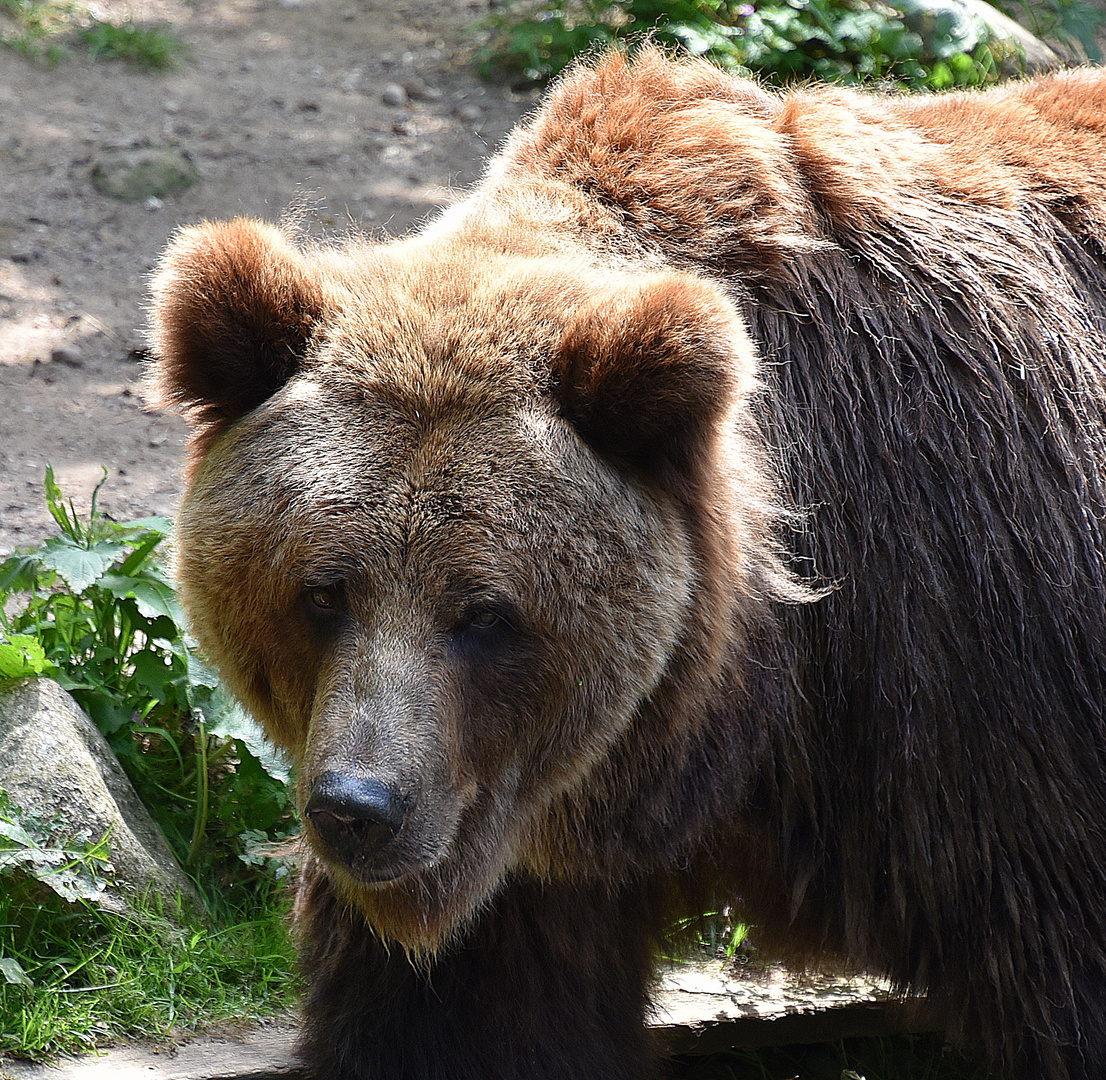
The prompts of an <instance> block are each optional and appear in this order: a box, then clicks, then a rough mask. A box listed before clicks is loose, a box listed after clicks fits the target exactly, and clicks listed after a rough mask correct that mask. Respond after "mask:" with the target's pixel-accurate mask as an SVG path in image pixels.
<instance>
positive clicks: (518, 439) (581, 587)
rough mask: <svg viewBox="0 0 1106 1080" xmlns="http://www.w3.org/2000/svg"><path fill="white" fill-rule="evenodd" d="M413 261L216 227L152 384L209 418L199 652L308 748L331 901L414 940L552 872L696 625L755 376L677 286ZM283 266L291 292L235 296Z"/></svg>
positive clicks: (687, 284)
mask: <svg viewBox="0 0 1106 1080" xmlns="http://www.w3.org/2000/svg"><path fill="white" fill-rule="evenodd" d="M400 247H402V245H392V246H390V247H388V248H383V249H367V248H366V249H358V250H357V251H355V252H353V253H352V254H350V255H349V256H347V257H346V258H344V259H342V258H338V257H336V256H335V255H333V254H320V255H318V256H316V257H315V259H314V261H313V259H312V258H311V257H308V256H303V255H300V254H299V253H298V252H295V251H294V249H292V248H291V247H290V246H289V244H288V241H287V240H286V239H285V238H284V237H282V236H280V235H279V234H276V233H274V232H272V231H271V230H266V229H265V228H264V227H262V226H259V225H256V224H255V223H245V222H242V223H237V224H235V225H233V226H232V227H230V228H229V229H228V227H226V226H208V227H201V228H200V229H198V230H194V231H192V232H189V233H186V234H184V235H183V236H182V238H181V239H180V240H179V241H178V242H177V245H176V246H175V248H174V249H172V250H171V251H170V253H169V255H168V256H167V259H166V262H165V264H164V266H163V268H162V270H161V273H160V276H159V278H158V284H157V286H156V294H157V295H158V296H159V297H160V298H161V304H160V307H159V312H160V315H159V318H160V322H159V328H158V335H159V345H158V348H159V351H160V352H161V354H162V356H163V357H164V358H165V365H166V370H167V371H168V372H169V373H170V374H169V376H167V377H166V381H165V382H164V383H163V387H162V390H163V393H164V394H165V396H166V397H169V398H174V397H175V398H176V400H177V401H179V402H182V403H184V404H185V405H186V406H187V407H189V408H190V409H191V410H192V412H193V415H194V416H196V417H198V418H199V424H198V433H197V442H198V444H199V445H200V446H201V447H202V458H200V459H199V460H197V461H196V463H195V465H194V468H193V475H192V482H191V485H190V488H189V491H188V494H187V497H186V498H185V500H184V503H183V505H182V508H181V513H180V517H179V521H178V535H179V549H180V558H179V577H180V581H181V587H182V595H183V599H184V602H185V603H186V605H187V607H188V610H189V611H190V612H191V615H192V618H193V621H194V624H195V630H196V633H197V635H198V637H199V639H200V641H201V642H202V644H203V645H204V647H205V648H206V649H207V650H208V651H209V653H210V655H211V656H212V658H213V660H214V661H215V662H216V663H217V664H218V665H219V667H220V669H221V670H222V671H223V672H224V674H225V676H226V678H227V679H228V681H229V683H230V685H231V687H232V688H233V689H234V691H235V692H236V693H237V694H238V695H239V696H240V697H241V698H242V700H243V701H244V702H245V703H246V704H247V705H248V706H249V707H250V708H251V709H252V710H253V711H254V712H255V714H256V715H257V716H258V717H259V718H260V719H261V721H262V722H263V723H264V725H265V727H266V730H267V731H269V732H270V734H271V735H272V736H273V737H274V738H275V739H276V741H277V742H278V743H279V744H280V745H281V746H282V747H283V748H284V749H285V750H287V751H288V752H289V753H290V754H291V755H292V757H293V759H294V760H295V762H296V764H297V767H298V784H297V790H298V797H299V803H300V808H301V810H302V811H303V812H304V814H305V823H306V824H305V828H306V832H307V836H308V838H309V840H310V841H311V843H312V845H313V847H314V848H315V849H316V851H317V852H318V854H319V855H320V856H321V857H322V858H323V859H324V860H325V862H326V863H327V865H328V867H329V870H330V873H331V876H332V878H333V880H334V882H335V883H336V886H337V887H338V888H339V890H340V891H341V892H342V893H343V895H344V896H345V897H346V898H347V900H349V901H350V902H353V903H355V904H356V905H357V906H359V907H361V908H362V910H364V911H365V913H366V914H367V916H368V917H369V919H370V921H371V923H372V925H373V926H374V927H375V928H376V929H377V931H378V932H379V933H381V934H383V935H384V936H386V937H387V938H389V939H391V940H395V941H397V942H400V943H401V944H403V945H405V946H407V947H408V948H412V949H420V948H433V947H435V946H436V945H437V944H438V943H439V942H440V940H441V939H442V938H443V936H448V935H449V934H450V933H451V932H452V931H454V930H455V929H456V928H457V927H458V926H459V925H461V924H462V923H463V922H464V921H465V920H466V919H467V918H469V917H470V916H471V915H472V913H473V912H474V911H475V910H476V909H477V908H478V907H479V905H480V904H481V903H483V902H485V901H486V900H487V898H488V897H489V896H490V895H491V893H492V892H493V891H494V889H495V888H496V887H497V885H498V884H499V883H500V881H501V880H502V879H503V877H504V875H505V874H507V873H508V872H510V871H511V870H513V869H517V868H518V867H520V866H526V865H530V864H540V865H541V866H542V867H543V868H544V869H545V870H546V871H549V870H550V869H552V870H553V872H556V862H557V855H556V854H555V853H551V852H550V851H549V850H548V844H547V843H546V841H545V840H543V836H544V835H545V834H546V833H547V832H548V830H543V828H542V821H543V819H544V818H545V817H546V816H547V815H548V813H549V811H550V807H551V806H552V805H553V804H554V802H555V801H564V800H565V799H566V798H567V799H568V800H569V801H571V797H572V793H573V792H574V791H575V790H577V789H579V788H581V787H582V786H583V785H584V784H585V781H587V779H588V777H589V775H590V774H591V773H592V772H593V771H594V770H595V769H596V768H597V767H598V765H599V763H601V762H603V761H604V759H605V758H606V757H607V756H608V755H609V754H610V753H611V750H612V747H614V746H615V744H616V743H617V742H618V741H619V740H620V738H622V737H623V735H624V734H625V732H626V730H627V728H629V727H630V725H632V724H633V723H634V721H635V718H636V716H637V714H638V713H639V712H640V710H641V709H642V707H643V704H644V703H645V702H647V701H649V699H650V697H651V695H652V694H653V693H654V691H655V689H656V687H657V685H658V684H659V683H660V681H661V679H662V677H663V676H664V675H665V672H666V668H667V667H668V665H669V662H670V658H671V657H672V655H673V654H674V653H675V652H677V650H678V648H682V647H683V645H684V643H683V642H682V641H681V639H682V638H683V636H684V635H686V634H687V632H688V627H689V626H693V625H694V624H695V622H696V617H695V616H694V615H693V609H698V608H700V607H702V606H703V596H704V593H705V591H706V588H707V587H706V584H705V583H704V580H703V579H704V577H705V575H706V568H705V566H704V553H703V552H702V551H701V550H697V548H698V547H700V546H701V545H700V544H699V542H698V541H697V539H696V538H695V536H693V532H692V528H691V523H690V522H689V514H690V511H689V509H688V505H687V499H688V492H689V491H691V490H693V489H695V488H696V487H697V486H702V485H703V483H704V482H703V481H702V479H701V478H697V475H696V473H697V471H701V470H702V469H703V468H704V467H711V468H712V469H713V470H714V471H715V472H717V473H718V474H719V475H722V474H723V472H724V468H725V463H726V461H728V460H730V459H732V458H736V457H739V456H740V455H739V448H738V447H737V446H736V445H735V440H737V439H738V438H739V435H740V431H741V425H740V424H738V423H736V422H735V418H734V412H735V410H738V409H740V408H742V407H743V404H744V401H745V399H746V398H747V396H748V394H749V392H750V391H751V389H752V387H753V381H752V369H753V362H752V356H751V350H750V348H749V346H748V342H747V340H746V339H745V337H744V333H743V331H742V329H741V326H740V323H739V321H738V320H737V317H736V314H735V312H734V311H733V309H732V307H731V306H730V304H729V302H728V301H727V300H725V298H724V297H723V296H722V295H721V294H720V293H719V292H718V291H717V289H716V288H714V287H713V286H710V285H707V284H705V283H703V282H701V281H699V280H697V279H695V278H693V277H690V276H688V275H678V274H652V275H650V274H641V273H639V274H636V275H632V274H608V275H607V279H606V280H603V279H601V280H600V287H599V288H598V289H597V288H596V281H595V276H594V274H591V275H590V276H589V277H587V278H585V277H584V276H583V275H582V274H581V272H580V270H579V268H578V267H577V266H575V265H573V264H572V263H566V264H565V265H564V266H557V265H556V264H553V266H552V267H551V265H550V263H549V261H548V260H543V262H542V264H541V267H540V272H539V271H538V270H537V268H535V267H531V266H529V265H528V264H527V263H526V261H525V260H519V259H517V258H499V259H496V258H494V257H492V256H491V255H488V256H487V257H486V258H485V259H483V260H481V261H480V265H478V266H476V267H474V265H473V261H472V259H471V257H469V256H468V253H467V252H461V253H460V255H459V256H458V257H456V258H451V257H450V253H449V252H448V251H443V250H441V248H440V247H439V246H435V247H434V248H433V249H428V248H427V247H426V245H425V244H420V243H417V242H416V243H413V244H411V245H409V247H410V248H412V249H413V250H408V251H405V252H404V251H399V250H397V248H400ZM282 260H283V263H284V266H283V268H282V267H281V264H282ZM273 267H276V268H278V270H279V271H280V272H281V273H282V275H283V277H282V281H283V285H284V289H283V291H280V292H275V291H274V292H271V293H270V294H269V296H268V297H267V298H261V299H258V298H257V296H254V295H246V296H243V291H242V290H240V289H236V288H235V284H234V283H235V282H237V281H255V280H256V279H257V278H258V277H259V276H264V274H265V273H266V272H271V271H272V268H273ZM212 297H215V298H216V301H215V303H214V306H213V307H209V306H208V305H211V304H212V300H211V298H212ZM274 297H275V302H273V303H271V305H270V306H266V304H268V303H269V302H270V301H272V300H273V298H274ZM306 311H311V312H312V315H311V317H310V328H309V330H308V332H306V333H305V332H304V331H303V329H302V327H303V325H304V320H303V316H302V314H296V313H302V312H306ZM296 319H299V320H300V322H299V323H297V322H296ZM645 326H647V327H648V329H647V330H646V329H643V327H645ZM274 357H275V358H276V362H274ZM219 365H222V366H223V368H224V369H225V370H219ZM270 391H271V393H270ZM258 397H260V398H262V400H260V401H259V402H257V403H256V404H254V400H255V398H258ZM239 414H241V415H239ZM731 480H732V482H733V483H734V484H736V482H737V481H736V477H735V478H731ZM710 486H711V488H712V490H713V492H714V494H713V499H714V502H715V504H716V506H717V505H721V504H722V503H723V502H724V489H723V488H721V487H720V486H719V483H718V481H717V478H716V479H715V481H713V482H712V484H711V485H710ZM744 493H745V495H746V496H748V494H749V493H750V492H749V489H748V488H746V489H745V492H744ZM736 494H737V493H736V492H735V498H736ZM758 497H759V493H758ZM737 531H738V533H740V530H737ZM714 557H715V559H716V560H717V559H718V558H719V557H720V556H719V554H718V553H715V556H714ZM726 576H727V578H728V580H727V582H726V583H725V591H726V592H727V593H732V591H733V587H734V583H735V579H736V580H739V579H740V577H741V569H740V566H739V565H738V564H734V565H732V566H729V567H727V575H726Z"/></svg>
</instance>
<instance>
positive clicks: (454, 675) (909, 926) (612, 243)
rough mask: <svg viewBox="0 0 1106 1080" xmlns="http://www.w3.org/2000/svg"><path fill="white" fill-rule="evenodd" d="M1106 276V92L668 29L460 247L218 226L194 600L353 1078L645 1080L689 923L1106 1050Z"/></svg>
mask: <svg viewBox="0 0 1106 1080" xmlns="http://www.w3.org/2000/svg"><path fill="white" fill-rule="evenodd" d="M1104 251H1106V76H1104V75H1103V74H1101V73H1098V72H1090V71H1087V72H1072V73H1065V74H1060V75H1055V76H1050V77H1046V78H1042V79H1038V80H1036V81H1033V82H1027V83H1023V84H1012V85H1010V86H1007V87H1003V88H1000V89H998V90H994V91H989V92H987V93H985V94H956V95H948V96H945V97H938V98H894V97H879V96H874V95H862V94H857V93H852V92H848V91H844V90H839V89H832V88H812V89H807V90H802V91H794V92H791V93H788V94H784V95H779V96H776V95H771V94H768V93H766V92H764V91H762V90H760V89H759V88H757V87H755V86H753V85H752V84H749V83H745V82H741V81H737V80H733V79H730V78H729V77H728V76H725V75H723V74H722V73H720V72H718V71H716V70H714V69H713V68H710V67H709V66H707V65H704V64H700V63H684V64H673V63H670V62H669V61H668V60H666V59H665V58H664V57H663V56H661V55H660V54H659V53H657V52H651V51H646V52H644V53H643V54H642V55H641V56H640V57H639V59H638V60H637V61H636V62H635V63H634V65H632V66H631V65H628V64H627V62H626V61H625V59H624V58H623V57H621V56H617V55H616V56H610V57H607V58H605V59H604V60H602V61H601V62H599V63H598V64H596V65H595V66H593V67H582V68H579V69H577V71H576V72H575V73H574V74H572V75H571V76H569V77H568V78H567V79H566V80H565V81H564V82H563V83H562V84H561V85H560V86H559V87H558V88H557V89H556V90H555V91H554V92H553V94H552V95H551V96H550V98H549V99H548V101H547V102H546V104H545V106H544V108H543V109H542V110H541V111H540V112H539V113H538V114H537V115H536V116H535V117H534V119H533V120H532V121H531V122H530V123H529V124H528V125H527V126H525V127H523V128H521V129H519V130H518V131H517V132H516V133H515V134H514V135H513V136H512V138H511V140H510V142H509V144H508V146H507V147H506V149H505V150H504V151H503V153H502V154H501V155H500V156H499V157H498V158H497V159H496V160H495V161H494V162H493V164H492V166H491V168H490V170H489V174H488V176H487V178H486V179H485V181H484V183H483V184H482V185H481V186H480V187H479V188H478V189H476V190H475V191H474V192H473V193H472V194H471V195H470V196H469V198H468V199H467V200H466V201H465V202H463V203H461V204H460V205H459V206H457V207H455V208H454V209H452V210H451V211H449V212H447V213H446V214H445V215H444V216H443V218H442V219H441V220H440V221H439V222H437V223H435V224H433V225H431V226H430V227H429V228H428V229H427V230H425V231H424V232H423V233H422V234H420V235H417V236H413V237H410V238H408V239H406V240H403V241H398V242H395V243H392V244H387V245H383V246H377V247H372V246H367V245H366V246H362V245H351V246H348V247H346V248H344V249H341V250H336V251H331V252H318V251H316V252H306V253H305V252H301V251H300V250H298V249H297V248H295V247H294V246H293V245H292V244H291V243H290V242H289V240H288V239H287V238H285V237H284V236H283V235H281V234H279V233H276V232H274V231H273V230H271V229H269V228H268V227H265V226H261V225H259V224H257V223H254V222H236V223H231V224H229V225H207V226H202V227H200V228H199V229H196V230H190V231H188V232H186V233H185V234H184V235H183V236H182V237H181V238H180V239H178V241H177V242H176V243H175V244H174V246H173V247H172V248H171V249H170V251H169V253H168V254H167V256H166V259H165V262H164V263H163V266H162V268H161V270H160V272H159V274H158V276H157V278H156V279H155V283H154V292H155V303H156V314H155V332H154V344H155V349H156V351H157V353H158V355H159V357H160V367H159V373H158V378H159V385H160V387H161V392H162V395H163V398H164V400H166V401H167V402H169V403H173V404H178V405H183V406H184V407H185V408H186V409H187V410H188V411H189V414H190V415H191V417H192V418H193V420H194V422H195V424H196V429H195V430H196V434H195V443H194V446H195V452H194V463H193V471H192V476H191V483H190V488H189V491H188V494H187V496H186V498H185V501H184V504H183V507H182V511H181V517H180V522H179V525H178V532H179V548H180V576H181V584H182V589H183V594H184V599H185V602H186V603H187V605H188V607H189V610H190V612H191V614H192V617H193V620H194V622H195V626H196V631H197V633H198V635H199V637H200V639H201V641H202V642H203V643H204V645H205V647H206V648H207V649H208V650H209V651H210V653H211V655H212V658H213V659H214V660H215V661H216V663H217V664H218V665H219V667H220V669H221V670H222V671H223V673H224V675H225V677H226V678H227V680H228V682H229V683H230V685H231V686H232V688H233V689H234V691H235V692H236V693H237V694H238V695H239V696H240V697H241V698H242V699H243V700H244V701H245V702H246V704H247V705H248V706H249V707H250V708H251V709H252V710H253V711H254V712H255V714H256V715H257V716H258V717H259V718H260V719H261V720H262V722H263V723H264V724H265V726H266V729H267V730H268V731H269V733H270V734H271V735H272V737H273V738H274V739H275V740H276V741H277V742H278V743H280V744H281V745H282V746H283V747H285V748H286V749H287V750H288V751H289V752H290V753H291V754H292V755H293V756H294V757H295V759H296V761H297V764H298V766H299V796H300V800H301V805H305V806H307V807H308V809H309V810H311V813H310V814H309V820H308V823H307V826H306V832H307V836H308V839H309V840H310V841H311V842H312V844H313V846H314V848H315V849H316V852H317V854H318V860H317V861H313V862H312V864H311V866H310V868H309V869H308V871H307V872H306V874H305V880H304V882H303V885H302V889H301V904H300V906H301V919H302V925H303V927H304V933H305V944H304V953H305V958H306V964H307V970H308V972H309V975H310V976H311V979H312V990H311V992H310V996H309V999H308V1003H307V1006H306V1027H305V1035H304V1040H303V1047H302V1048H303V1052H304V1055H305V1057H306V1058H307V1059H308V1061H309V1062H310V1063H311V1064H312V1066H313V1067H314V1069H315V1070H316V1072H317V1073H318V1074H319V1075H320V1076H321V1077H324V1078H326V1080H330V1078H335V1080H338V1078H342V1080H345V1078H347V1077H348V1078H350V1080H353V1078H355V1077H356V1078H364V1080H368V1078H375V1077H388V1078H393V1077H395V1078H399V1077H412V1078H413V1077H420V1078H421V1077H441V1078H443V1080H444V1078H450V1080H461V1078H473V1080H475V1078H477V1077H479V1078H480V1080H492V1078H494V1077H503V1078H504V1080H506V1078H508V1077H510V1078H512V1080H514V1078H521V1077H526V1078H528V1080H537V1078H539V1077H549V1078H550V1080H552V1078H554V1077H556V1078H557V1080H567V1078H581V1080H583V1078H591V1077H623V1076H624V1077H626V1078H627V1080H629V1078H630V1077H638V1078H640V1077H643V1076H645V1075H647V1074H649V1073H650V1072H651V1070H652V1069H653V1068H654V1067H655V1058H654V1056H653V1053H652V1051H651V1049H650V1047H649V1044H648V1042H647V1040H646V1039H645V1037H644V1034H643V1029H642V1019H643V1016H644V1011H645V1009H646V1003H647V990H648V979H649V975H648V954H649V949H650V948H651V947H652V946H653V944H654V943H655V941H656V939H657V938H658V936H659V935H660V934H661V933H662V932H663V930H664V928H665V926H666V925H667V924H668V923H669V922H670V921H671V920H672V919H674V918H676V917H678V916H681V915H685V914H687V913H688V912H689V911H694V910H702V905H705V904H708V903H717V902H727V901H729V902H738V901H740V902H742V903H744V904H745V906H746V908H747V910H748V913H749V914H750V915H751V917H752V918H753V919H754V920H755V921H756V922H757V924H758V927H759V930H760V933H761V934H762V935H763V936H764V937H765V938H766V939H769V940H772V941H774V942H776V943H777V944H780V945H781V946H784V947H788V948H790V949H791V950H792V952H793V954H794V955H795V956H796V957H800V958H802V957H806V958H810V957H822V956H827V955H832V956H836V957H838V958H843V959H844V960H845V961H846V962H848V963H851V964H854V965H857V966H859V967H864V968H867V969H868V970H871V971H873V972H877V973H881V974H885V975H888V976H889V977H891V978H892V980H894V982H895V983H896V985H897V986H898V987H899V988H900V989H901V990H902V991H903V992H904V993H905V994H913V993H928V994H930V995H931V997H932V998H933V1000H934V1002H936V1003H937V1004H938V1005H940V1006H943V1007H944V1008H945V1009H946V1011H947V1016H948V1021H949V1027H950V1031H952V1033H953V1034H954V1035H956V1036H957V1037H958V1038H959V1039H960V1040H961V1041H962V1042H965V1043H979V1044H980V1045H982V1047H983V1049H985V1050H986V1051H987V1053H988V1054H989V1055H990V1056H991V1059H992V1060H993V1061H994V1062H995V1063H996V1065H997V1066H998V1067H999V1068H1001V1069H1002V1070H1004V1075H1006V1076H1008V1077H1011V1078H1019V1080H1030V1078H1032V1080H1038V1078H1041V1077H1044V1078H1046V1080H1081V1078H1086V1080H1089V1078H1096V1080H1097V1077H1099V1076H1101V1075H1102V1074H1103V1073H1104V1072H1106V1021H1104V1020H1103V1017H1104V1016H1106V989H1104V988H1106V910H1104V907H1103V902H1102V900H1101V896H1102V887H1103V885H1104V884H1106V842H1104V839H1103V834H1104V829H1106V790H1104V788H1106V785H1103V783H1102V777H1103V775H1104V773H1106V717H1104V715H1103V701H1104V700H1106V604H1104V598H1106V533H1104V526H1103V524H1102V523H1103V521H1104V520H1106V476H1104V475H1103V462H1106V386H1104V383H1103V376H1104V361H1103V357H1104V356H1106V267H1104ZM750 337H751V339H752V341H750ZM756 352H759V354H760V356H761V357H762V361H763V362H762V364H761V369H760V372H759V379H760V380H761V382H762V384H763V385H761V384H760V383H758V381H757V379H758V375H757V370H756V368H757V365H756V362H755V359H754V353H756ZM785 553H786V554H785ZM333 776H340V777H342V778H345V779H343V783H344V782H345V781H346V779H349V781H350V782H351V783H352V782H354V781H356V783H358V784H365V783H370V790H371V791H372V792H374V793H375V794H373V795H372V798H374V799H376V800H378V802H377V803H372V806H374V807H375V806H377V805H386V808H387V810H388V812H389V814H393V815H395V814H400V815H401V820H402V824H401V825H395V826H392V825H389V829H391V830H392V831H391V832H389V833H388V834H387V836H388V839H387V840H386V841H385V842H383V843H382V844H378V842H377V840H376V839H374V840H373V841H372V843H371V844H370V843H369V840H368V839H366V837H367V836H368V835H370V834H367V833H364V832H357V831H356V830H354V826H353V825H352V824H350V823H351V822H352V821H354V820H357V821H360V820H361V819H360V818H356V819H355V818H353V817H351V816H349V815H351V814H352V813H353V811H352V810H349V811H347V809H345V808H346V807H347V805H353V804H347V803H341V804H340V808H339V810H337V811H331V810H329V809H327V810H325V811H322V812H320V811H319V810H318V806H319V805H320V803H319V800H320V798H321V796H320V792H321V791H329V790H330V789H329V788H327V787H326V784H327V783H331V781H329V780H325V778H327V777H333ZM324 781H325V782H324ZM371 785H375V786H371ZM343 790H345V789H343ZM358 790H362V789H360V788H359V789H358ZM380 792H384V793H385V794H384V795H381V794H379V793H380ZM389 793H390V794H389ZM328 797H329V796H328ZM365 798H368V796H365ZM381 799H386V803H379V800H381ZM327 805H328V806H329V805H330V804H327ZM357 805H358V806H360V804H357ZM312 807H315V809H314V810H312ZM397 808H398V809H397ZM373 812H374V813H376V812H377V811H375V810H374V811H373ZM358 813H360V810H358ZM335 815H337V816H335ZM373 820H374V821H375V819H373ZM388 820H389V821H392V820H393V818H391V817H390V818H388ZM358 828H360V826H358ZM371 835H372V836H373V837H374V838H375V837H376V836H377V835H383V834H378V833H376V832H374V833H372V834H371ZM353 836H356V839H355V840H351V839H350V837H353ZM612 941H616V942H617V943H618V945H617V947H616V948H613V949H612V947H611V942H612ZM408 956H410V959H408ZM482 1022H486V1023H490V1024H493V1025H494V1026H495V1027H496V1035H495V1036H494V1038H491V1039H489V1038H488V1037H487V1036H486V1034H485V1031H484V1029H483V1027H482Z"/></svg>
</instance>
